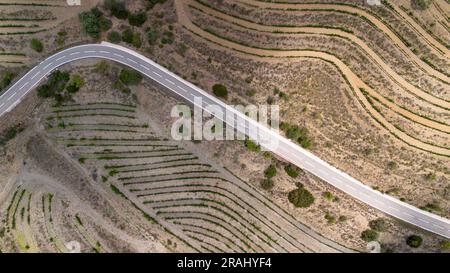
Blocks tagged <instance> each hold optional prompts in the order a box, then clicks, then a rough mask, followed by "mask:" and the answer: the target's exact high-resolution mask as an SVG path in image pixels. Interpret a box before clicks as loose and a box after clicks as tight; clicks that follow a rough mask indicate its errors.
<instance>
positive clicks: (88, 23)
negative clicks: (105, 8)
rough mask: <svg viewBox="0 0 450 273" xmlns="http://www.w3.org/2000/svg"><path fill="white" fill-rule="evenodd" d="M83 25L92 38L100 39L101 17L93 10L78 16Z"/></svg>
mask: <svg viewBox="0 0 450 273" xmlns="http://www.w3.org/2000/svg"><path fill="white" fill-rule="evenodd" d="M78 18H79V19H80V22H81V25H82V26H83V29H84V31H86V33H87V34H88V35H89V36H91V37H92V38H98V37H99V33H100V22H99V17H98V16H97V14H96V13H95V12H93V10H90V11H83V12H81V13H80V14H78Z"/></svg>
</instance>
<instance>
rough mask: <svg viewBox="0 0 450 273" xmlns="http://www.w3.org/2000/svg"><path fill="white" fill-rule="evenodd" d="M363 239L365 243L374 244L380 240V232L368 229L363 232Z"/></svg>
mask: <svg viewBox="0 0 450 273" xmlns="http://www.w3.org/2000/svg"><path fill="white" fill-rule="evenodd" d="M361 239H362V240H363V241H365V242H372V241H375V240H377V239H378V232H376V231H375V230H373V229H366V230H364V231H363V232H361Z"/></svg>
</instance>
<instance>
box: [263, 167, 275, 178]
mask: <svg viewBox="0 0 450 273" xmlns="http://www.w3.org/2000/svg"><path fill="white" fill-rule="evenodd" d="M264 175H265V176H266V178H267V179H271V178H273V177H275V175H277V168H276V167H275V165H273V164H271V165H270V166H269V167H267V169H266V170H265V171H264Z"/></svg>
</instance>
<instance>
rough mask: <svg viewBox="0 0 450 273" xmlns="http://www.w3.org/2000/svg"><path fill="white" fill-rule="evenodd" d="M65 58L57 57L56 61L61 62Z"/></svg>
mask: <svg viewBox="0 0 450 273" xmlns="http://www.w3.org/2000/svg"><path fill="white" fill-rule="evenodd" d="M65 57H66V56H62V57H59V58H58V59H56V61H61V60H62V59H64V58H65Z"/></svg>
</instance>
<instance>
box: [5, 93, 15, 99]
mask: <svg viewBox="0 0 450 273" xmlns="http://www.w3.org/2000/svg"><path fill="white" fill-rule="evenodd" d="M15 95H16V93H14V94H12V95H11V96H9V98H7V99H6V101H9V100H10V99H12V97H14V96H15Z"/></svg>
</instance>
